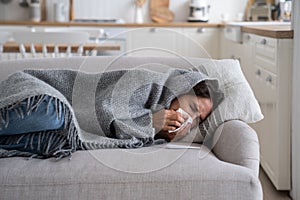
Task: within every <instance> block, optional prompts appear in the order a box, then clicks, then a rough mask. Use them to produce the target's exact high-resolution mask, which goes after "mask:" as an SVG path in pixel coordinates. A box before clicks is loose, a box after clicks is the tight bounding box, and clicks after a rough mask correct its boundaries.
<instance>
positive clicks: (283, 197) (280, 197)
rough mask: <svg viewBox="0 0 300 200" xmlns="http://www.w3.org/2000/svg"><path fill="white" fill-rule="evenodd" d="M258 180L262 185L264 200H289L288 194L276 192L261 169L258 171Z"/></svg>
mask: <svg viewBox="0 0 300 200" xmlns="http://www.w3.org/2000/svg"><path fill="white" fill-rule="evenodd" d="M259 179H260V181H261V184H262V188H263V193H264V200H291V198H290V196H289V192H286V191H280V192H279V191H277V190H276V189H275V187H274V186H273V184H272V183H271V181H270V179H269V178H268V176H267V175H266V173H265V172H264V170H263V169H260V171H259Z"/></svg>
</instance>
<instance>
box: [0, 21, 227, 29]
mask: <svg viewBox="0 0 300 200" xmlns="http://www.w3.org/2000/svg"><path fill="white" fill-rule="evenodd" d="M0 25H24V26H95V27H212V28H213V27H222V26H223V24H220V23H205V22H203V23H198V22H172V23H152V22H149V23H142V24H137V23H97V22H72V21H71V22H48V21H43V22H32V21H0Z"/></svg>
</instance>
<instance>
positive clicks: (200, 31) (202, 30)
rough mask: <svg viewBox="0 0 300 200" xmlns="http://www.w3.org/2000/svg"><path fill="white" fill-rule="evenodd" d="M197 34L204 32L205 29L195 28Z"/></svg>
mask: <svg viewBox="0 0 300 200" xmlns="http://www.w3.org/2000/svg"><path fill="white" fill-rule="evenodd" d="M196 32H197V33H204V32H205V28H203V27H199V28H197V31H196Z"/></svg>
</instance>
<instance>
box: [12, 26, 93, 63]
mask: <svg viewBox="0 0 300 200" xmlns="http://www.w3.org/2000/svg"><path fill="white" fill-rule="evenodd" d="M12 35H13V38H14V40H15V42H17V43H18V44H19V50H20V53H21V55H22V57H27V51H26V48H25V44H29V45H30V53H31V56H32V57H36V56H37V53H36V52H37V49H39V50H38V51H41V52H42V55H43V57H48V55H49V53H48V52H50V51H51V52H52V53H51V57H61V56H64V55H66V56H68V57H70V56H72V52H73V51H72V48H71V47H75V48H76V51H77V55H80V56H81V55H82V53H83V45H84V44H85V43H86V42H88V39H89V34H88V33H86V32H70V31H68V32H27V31H26V32H22V31H18V32H14V33H13V34H12ZM61 46H62V47H61ZM62 49H63V50H64V52H62ZM73 49H74V48H73Z"/></svg>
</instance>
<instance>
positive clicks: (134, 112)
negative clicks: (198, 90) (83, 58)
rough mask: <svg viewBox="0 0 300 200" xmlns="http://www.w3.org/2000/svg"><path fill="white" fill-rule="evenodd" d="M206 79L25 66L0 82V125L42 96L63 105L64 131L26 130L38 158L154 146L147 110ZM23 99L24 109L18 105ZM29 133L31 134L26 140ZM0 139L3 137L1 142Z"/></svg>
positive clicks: (186, 73)
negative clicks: (11, 112) (36, 143)
mask: <svg viewBox="0 0 300 200" xmlns="http://www.w3.org/2000/svg"><path fill="white" fill-rule="evenodd" d="M204 80H205V81H206V82H207V83H208V84H210V85H211V86H212V87H213V88H216V89H217V88H218V82H217V80H215V79H210V78H208V77H207V76H206V75H204V74H202V73H200V72H198V71H190V70H182V69H170V70H168V71H167V72H164V73H162V72H155V71H150V70H146V69H133V70H118V71H108V72H103V73H97V74H88V73H84V72H79V71H72V70H25V71H21V72H17V73H15V74H12V75H11V76H10V77H8V78H7V79H6V80H5V81H2V82H1V83H0V128H5V126H6V125H7V124H8V123H9V116H8V111H9V110H14V111H15V112H18V114H19V116H20V118H22V117H24V116H26V115H28V114H30V112H33V111H34V109H35V108H36V107H37V106H39V103H40V102H41V101H42V100H43V98H45V97H49V96H50V97H51V101H53V102H55V105H56V106H57V107H58V106H62V107H63V109H57V112H59V111H61V112H63V114H64V116H65V125H64V129H63V130H45V131H43V132H35V133H28V134H27V137H29V139H28V145H30V142H31V141H32V138H38V139H39V142H40V144H41V145H40V146H39V148H40V149H39V150H40V152H41V153H40V155H36V156H37V157H52V156H54V157H58V158H61V157H64V156H67V155H70V154H71V153H72V152H74V151H76V150H92V149H100V148H137V147H143V146H147V145H152V144H155V140H154V134H155V131H154V129H153V127H152V113H153V112H156V111H158V110H160V109H162V108H168V107H169V106H170V104H171V101H172V100H173V99H174V98H175V97H177V96H179V95H182V94H185V93H187V92H188V91H190V90H191V88H192V87H193V86H195V85H196V84H197V83H199V82H201V81H204ZM24 102H25V103H27V105H28V106H27V111H26V112H25V113H23V112H21V111H20V110H19V109H18V106H19V105H20V103H23V104H24ZM20 137H24V135H17V136H11V137H9V136H8V137H5V138H2V139H0V142H6V143H9V142H11V143H16V142H18V140H20ZM30 137H31V138H30ZM1 140H2V141H1ZM4 140H5V141H4ZM9 156H32V154H31V153H29V152H19V151H17V150H9V151H8V150H5V149H0V157H9Z"/></svg>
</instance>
